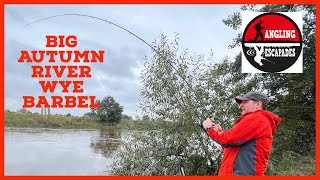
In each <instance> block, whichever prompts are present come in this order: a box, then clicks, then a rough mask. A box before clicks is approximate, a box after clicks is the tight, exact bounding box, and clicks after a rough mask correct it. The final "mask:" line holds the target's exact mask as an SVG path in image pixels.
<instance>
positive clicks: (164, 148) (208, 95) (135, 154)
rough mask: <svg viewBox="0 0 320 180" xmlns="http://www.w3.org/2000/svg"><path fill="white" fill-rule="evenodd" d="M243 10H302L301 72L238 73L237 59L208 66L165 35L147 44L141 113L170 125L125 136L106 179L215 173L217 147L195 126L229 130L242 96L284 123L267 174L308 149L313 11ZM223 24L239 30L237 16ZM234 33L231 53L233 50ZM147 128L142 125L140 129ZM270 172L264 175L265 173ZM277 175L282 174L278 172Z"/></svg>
mask: <svg viewBox="0 0 320 180" xmlns="http://www.w3.org/2000/svg"><path fill="white" fill-rule="evenodd" d="M241 10H245V11H263V12H278V11H302V12H303V21H304V23H303V24H304V27H303V38H304V39H303V44H304V50H303V58H304V72H305V73H302V74H281V73H278V74H275V73H266V74H244V73H241V69H240V68H241V55H240V54H239V55H238V56H237V57H236V58H235V59H234V60H232V61H231V60H230V59H228V58H225V59H223V60H222V61H221V62H220V63H212V59H213V54H210V55H209V56H208V57H205V56H202V55H201V56H191V55H190V53H189V51H188V50H180V49H179V45H178V42H179V38H178V36H176V38H175V40H174V41H173V42H171V43H169V40H168V39H167V37H166V36H165V35H161V36H160V38H159V40H158V41H155V42H154V44H153V45H154V48H155V49H156V50H157V52H155V53H154V54H153V57H151V58H150V59H147V60H146V61H147V62H146V64H145V68H144V70H143V72H142V84H143V89H142V91H141V100H142V101H141V108H142V110H143V112H144V115H148V117H150V119H152V120H153V121H155V122H156V121H167V122H170V124H168V125H167V126H160V127H159V129H158V130H157V131H143V132H138V133H137V132H131V133H129V134H127V138H125V139H126V141H125V142H123V144H122V146H121V150H120V151H118V154H117V156H115V161H114V164H113V173H114V174H117V175H181V174H182V172H181V169H184V171H185V174H186V175H208V174H217V170H218V168H219V166H220V160H221V149H220V146H217V145H216V144H215V143H214V142H213V141H212V140H210V139H209V138H208V137H207V135H206V134H205V133H203V131H201V129H200V128H199V126H198V122H199V121H200V120H204V119H206V118H207V117H210V116H214V117H215V121H216V122H217V123H219V124H221V125H222V128H223V129H228V128H229V127H230V126H231V125H232V124H233V122H234V121H233V120H234V119H236V118H237V117H238V116H239V113H240V111H239V109H238V106H237V104H236V103H234V97H236V96H239V95H242V94H244V93H246V92H248V91H252V90H259V91H263V92H265V93H267V94H268V95H269V97H270V98H271V100H272V101H271V103H270V104H269V106H268V107H267V110H269V111H273V112H275V113H276V114H278V115H280V117H282V118H283V122H282V123H281V124H280V126H279V128H278V131H277V133H276V137H275V139H274V144H273V147H274V149H273V152H272V161H270V162H269V164H270V166H269V170H268V174H272V175H275V174H277V172H276V170H277V169H276V168H270V167H274V166H276V165H277V162H280V160H281V158H282V157H283V155H285V154H286V153H287V152H289V151H290V152H292V153H298V154H304V153H309V152H312V150H314V146H315V66H314V65H315V6H314V5H266V6H263V7H262V8H261V9H256V8H255V6H254V5H247V6H242V7H241ZM224 23H225V24H226V25H227V26H229V27H231V28H233V29H238V28H239V27H240V25H241V17H240V13H234V14H232V15H230V16H229V17H227V19H225V20H224ZM240 42H241V33H239V35H238V36H237V37H235V38H234V40H233V42H232V44H231V45H230V48H234V47H236V46H239V45H240ZM146 129H147V127H146ZM270 169H271V170H270ZM282 174H283V173H282Z"/></svg>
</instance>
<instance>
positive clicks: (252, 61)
mask: <svg viewBox="0 0 320 180" xmlns="http://www.w3.org/2000/svg"><path fill="white" fill-rule="evenodd" d="M242 30H243V39H242V73H302V66H303V65H302V34H301V30H302V14H301V13H296V12H290V13H289V12H287V13H259V12H245V13H242Z"/></svg>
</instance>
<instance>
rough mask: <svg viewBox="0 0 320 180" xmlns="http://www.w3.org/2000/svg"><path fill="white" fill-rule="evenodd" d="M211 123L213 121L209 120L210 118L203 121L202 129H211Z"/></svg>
mask: <svg viewBox="0 0 320 180" xmlns="http://www.w3.org/2000/svg"><path fill="white" fill-rule="evenodd" d="M212 121H213V119H210V118H208V119H206V120H205V121H203V122H202V125H203V127H204V128H205V129H208V128H211V127H213V126H214V123H213V122H212Z"/></svg>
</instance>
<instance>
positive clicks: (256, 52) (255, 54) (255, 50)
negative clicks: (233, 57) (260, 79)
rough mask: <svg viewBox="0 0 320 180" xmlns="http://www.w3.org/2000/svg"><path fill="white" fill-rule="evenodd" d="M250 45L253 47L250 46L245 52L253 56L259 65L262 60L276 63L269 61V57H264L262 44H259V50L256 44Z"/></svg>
mask: <svg viewBox="0 0 320 180" xmlns="http://www.w3.org/2000/svg"><path fill="white" fill-rule="evenodd" d="M252 47H253V49H252V48H250V49H249V50H248V51H247V52H246V53H247V54H248V55H249V56H251V57H254V58H253V59H254V61H255V62H256V63H258V64H259V65H260V66H263V62H262V60H264V61H268V62H270V63H272V64H276V63H274V62H273V61H270V60H269V59H266V58H265V57H263V55H264V51H263V48H264V46H260V50H259V49H258V46H252Z"/></svg>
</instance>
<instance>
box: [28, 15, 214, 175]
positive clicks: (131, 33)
mask: <svg viewBox="0 0 320 180" xmlns="http://www.w3.org/2000/svg"><path fill="white" fill-rule="evenodd" d="M61 16H81V17H87V18H92V19H96V20H100V21H103V22H106V23H108V24H110V25H113V26H115V27H118V28H120V29H122V30H124V31H126V32H127V33H129V34H130V35H132V36H134V37H136V38H137V39H139V40H140V41H142V42H143V43H144V44H146V45H147V46H149V47H150V48H151V49H152V50H153V51H154V52H155V53H156V54H158V55H159V56H160V58H161V59H163V60H165V61H166V62H167V63H168V64H169V65H170V67H171V68H172V69H174V71H175V72H176V73H177V74H178V75H179V77H180V78H181V79H182V80H183V82H184V83H185V84H186V85H187V86H188V88H189V89H190V91H191V92H192V93H193V94H194V97H195V98H196V100H197V101H198V102H200V103H201V104H204V103H203V100H202V98H198V96H197V95H196V93H195V90H194V89H193V87H192V85H191V84H190V83H189V82H188V81H187V80H186V79H185V78H184V77H183V76H182V75H181V74H180V72H179V71H178V70H177V68H176V67H174V66H173V65H172V63H171V62H170V61H169V60H168V59H166V58H164V57H163V55H162V54H161V53H160V51H158V50H157V49H156V48H155V47H153V46H152V45H151V44H149V43H148V42H146V41H145V40H143V39H142V38H141V37H139V36H138V35H136V34H134V33H133V32H131V31H129V30H128V29H126V28H124V27H122V26H120V25H118V24H116V23H113V22H111V21H108V20H106V19H103V18H99V17H95V16H91V15H85V14H58V15H53V16H49V17H45V18H42V19H39V20H36V21H33V22H30V23H28V24H26V25H25V26H30V25H32V24H35V23H37V22H40V21H44V20H47V19H52V18H55V17H61ZM178 94H179V95H180V96H181V94H180V93H178ZM180 99H181V100H182V101H183V98H180ZM177 102H179V101H177ZM182 104H183V106H184V107H185V108H186V109H187V110H189V108H188V107H186V105H185V103H184V101H183V103H182ZM201 108H202V110H204V112H205V113H206V116H207V117H211V113H210V112H209V111H208V110H207V109H206V108H203V106H201ZM191 110H192V111H193V113H194V115H195V116H197V123H198V125H199V126H200V128H201V129H202V130H204V131H205V132H206V134H207V135H208V133H207V131H206V129H205V128H204V127H203V126H202V122H201V120H200V116H199V115H198V111H196V110H195V109H194V108H191ZM191 117H193V115H192V114H191ZM199 137H200V138H201V139H202V137H201V136H199ZM200 143H201V145H202V148H203V150H204V151H205V152H206V153H205V154H206V155H207V158H208V160H209V162H210V166H213V164H214V163H213V159H212V158H211V157H210V155H209V154H210V153H209V151H208V149H206V148H204V147H205V145H204V143H203V141H202V140H200ZM181 174H182V175H185V172H184V169H183V167H182V169H181Z"/></svg>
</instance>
